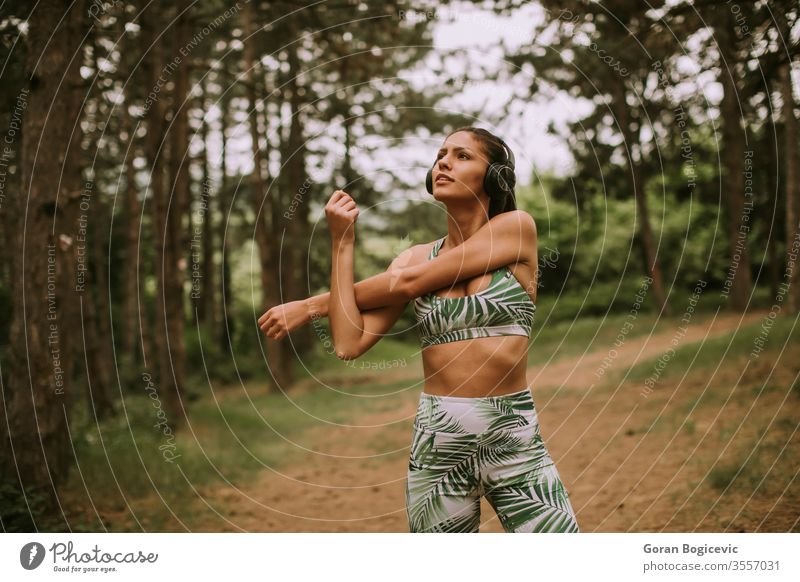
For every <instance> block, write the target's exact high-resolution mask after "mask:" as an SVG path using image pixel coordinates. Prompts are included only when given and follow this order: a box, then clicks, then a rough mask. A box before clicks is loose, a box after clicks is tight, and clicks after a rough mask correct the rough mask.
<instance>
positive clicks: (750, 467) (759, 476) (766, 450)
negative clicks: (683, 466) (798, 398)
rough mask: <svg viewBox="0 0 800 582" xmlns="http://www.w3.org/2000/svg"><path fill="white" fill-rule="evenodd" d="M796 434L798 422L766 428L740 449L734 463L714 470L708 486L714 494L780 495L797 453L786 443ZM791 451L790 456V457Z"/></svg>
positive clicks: (781, 422)
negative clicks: (720, 492) (787, 469)
mask: <svg viewBox="0 0 800 582" xmlns="http://www.w3.org/2000/svg"><path fill="white" fill-rule="evenodd" d="M796 430H797V421H796V420H793V419H790V418H786V417H784V418H781V419H779V420H778V421H776V422H775V423H774V424H773V425H772V426H770V427H769V428H763V429H761V431H759V435H758V438H755V439H753V440H752V441H750V442H748V443H747V444H746V445H745V446H742V447H740V448H739V449H738V450H737V452H736V457H735V458H734V459H728V460H726V461H725V462H723V463H721V464H719V465H717V466H715V467H714V468H713V469H712V470H711V472H710V473H709V476H708V479H707V481H708V484H709V485H710V486H711V487H712V488H713V489H715V490H717V491H726V492H740V493H743V494H746V495H748V496H749V495H750V494H753V495H756V496H764V497H772V496H779V495H781V494H782V493H783V491H784V489H785V488H786V486H787V485H788V484H789V480H790V479H791V478H792V477H793V476H792V474H791V471H788V472H787V471H782V469H785V468H791V467H792V466H793V458H794V454H796V451H794V450H793V449H791V448H790V446H789V444H790V443H789V440H790V439H791V437H792V435H793V434H794V433H795V432H796ZM790 451H791V453H790Z"/></svg>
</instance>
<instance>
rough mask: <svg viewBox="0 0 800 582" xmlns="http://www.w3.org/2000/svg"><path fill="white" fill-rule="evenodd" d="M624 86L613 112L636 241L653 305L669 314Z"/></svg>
mask: <svg viewBox="0 0 800 582" xmlns="http://www.w3.org/2000/svg"><path fill="white" fill-rule="evenodd" d="M625 90H626V89H625V86H624V82H622V81H620V82H619V84H618V85H617V90H616V94H615V95H614V103H613V106H614V111H615V115H616V117H617V119H618V120H619V125H620V131H621V132H622V136H623V139H624V140H625V143H626V144H627V148H628V155H627V158H628V162H629V164H630V171H629V172H628V179H629V183H630V188H631V190H633V197H634V199H635V201H636V215H637V222H638V227H639V228H638V234H639V242H640V244H641V245H642V246H641V249H642V255H643V257H644V261H645V270H646V273H647V276H648V277H650V278H651V279H652V283H651V284H650V288H651V289H652V290H653V297H654V298H655V301H656V305H657V306H658V309H659V312H660V313H662V314H663V315H669V314H670V308H669V303H668V301H667V294H666V292H665V290H664V277H663V275H662V273H661V265H660V264H659V262H658V256H657V255H656V251H655V243H654V241H653V229H652V227H651V226H650V211H649V208H648V204H647V196H646V194H645V191H644V184H643V183H642V179H641V167H642V162H643V160H642V156H643V155H644V154H643V152H642V145H641V143H640V142H639V130H638V127H637V128H636V129H635V130H634V129H631V118H630V114H629V112H628V105H627V103H626V102H625ZM637 153H638V155H639V159H638V160H637V159H635V156H636V154H637Z"/></svg>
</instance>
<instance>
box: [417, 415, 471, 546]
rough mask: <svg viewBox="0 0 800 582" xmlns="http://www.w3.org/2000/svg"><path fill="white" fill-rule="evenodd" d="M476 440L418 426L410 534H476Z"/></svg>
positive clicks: (468, 436) (467, 436)
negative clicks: (430, 430)
mask: <svg viewBox="0 0 800 582" xmlns="http://www.w3.org/2000/svg"><path fill="white" fill-rule="evenodd" d="M474 459H475V439H474V438H471V437H470V435H457V434H450V433H442V432H439V433H437V432H429V431H426V430H423V429H421V428H419V427H417V426H416V425H415V427H414V429H413V431H412V444H411V455H410V459H409V463H408V480H407V482H406V511H407V513H408V524H409V529H410V531H411V532H477V531H478V529H479V526H480V497H479V495H478V483H477V479H476V477H475V463H474Z"/></svg>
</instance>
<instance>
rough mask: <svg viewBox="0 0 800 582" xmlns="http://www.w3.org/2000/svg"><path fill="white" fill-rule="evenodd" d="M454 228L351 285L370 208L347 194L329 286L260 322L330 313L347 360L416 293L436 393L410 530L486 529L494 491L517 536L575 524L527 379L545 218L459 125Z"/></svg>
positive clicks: (274, 329) (480, 138)
mask: <svg viewBox="0 0 800 582" xmlns="http://www.w3.org/2000/svg"><path fill="white" fill-rule="evenodd" d="M426 182H427V184H426V185H427V187H428V191H429V192H430V193H432V194H433V196H434V198H436V199H437V200H439V201H441V202H443V203H444V204H445V205H446V207H447V223H448V225H447V226H448V231H447V235H446V236H445V237H442V238H441V239H438V240H437V241H434V242H433V243H428V244H422V245H417V246H415V247H412V248H410V249H408V251H406V252H404V253H402V254H401V255H400V256H398V257H397V258H396V259H395V260H394V261H393V262H392V264H391V265H390V267H389V269H388V270H387V271H386V273H382V274H381V275H377V276H375V277H371V278H370V279H367V280H365V281H362V282H359V283H358V284H357V285H356V284H354V282H353V247H354V244H355V222H356V219H357V218H358V208H357V206H356V203H355V201H354V200H353V199H352V198H351V197H350V196H349V195H348V194H347V193H345V192H343V191H340V190H339V191H336V192H335V193H334V194H333V196H331V198H330V200H329V201H328V204H327V205H326V207H325V212H326V217H327V220H328V226H329V230H330V234H331V241H332V245H333V249H332V252H333V263H332V270H331V291H330V293H326V294H324V295H320V296H317V297H312V298H310V299H308V300H305V301H302V302H293V303H292V304H287V305H285V306H278V308H273V309H271V310H270V311H268V312H267V313H266V314H264V315H263V316H262V317H261V318H260V319H259V324H260V326H261V329H262V330H263V331H264V332H265V333H267V335H269V336H270V337H273V338H275V339H281V338H282V337H284V336H285V335H286V333H288V331H290V330H291V329H294V328H295V327H297V326H298V325H301V324H302V323H305V322H306V321H308V319H310V318H311V317H314V316H315V315H316V314H319V315H325V314H327V315H328V317H329V318H330V324H331V331H332V334H333V340H334V345H335V348H336V352H337V356H338V357H339V358H341V359H345V360H349V359H352V358H357V357H359V356H360V355H362V354H363V353H364V352H366V351H367V350H369V349H370V348H371V347H372V346H373V345H375V343H376V342H377V341H378V340H379V339H380V338H381V337H382V336H383V334H385V333H386V332H388V331H389V330H390V329H391V327H392V326H393V325H394V323H395V322H396V321H397V319H398V318H399V317H400V315H401V314H402V313H403V310H404V308H405V306H406V304H407V303H408V302H409V301H412V300H413V301H414V313H415V316H416V318H417V322H418V326H419V330H420V342H421V346H422V357H423V368H424V372H425V387H424V389H423V392H422V394H421V396H420V401H419V406H418V408H417V415H416V418H415V421H414V427H413V432H412V444H411V455H410V460H409V467H408V482H407V487H406V501H407V511H408V519H409V526H410V529H411V531H412V532H422V531H426V532H430V531H438V532H477V531H478V527H479V524H480V497H481V496H482V495H485V496H486V498H487V500H488V501H489V503H490V504H491V505H492V507H493V508H494V509H495V511H496V512H497V514H498V517H499V518H500V521H501V523H502V525H503V528H504V529H505V531H508V532H534V531H536V532H553V531H563V532H577V531H579V528H578V525H577V522H576V520H575V513H574V511H573V509H572V505H571V504H570V501H569V495H568V493H567V491H566V490H565V488H564V485H563V484H562V482H561V479H560V477H559V474H558V471H557V470H556V467H555V465H554V463H553V461H552V459H551V458H550V455H549V454H548V451H547V449H546V448H545V445H544V443H543V441H542V437H541V434H540V430H539V423H538V419H537V414H536V409H535V407H534V403H533V399H532V396H531V392H530V387H529V385H528V382H527V380H526V375H525V372H526V367H527V362H526V360H527V354H528V339H529V336H530V330H531V325H532V321H533V314H534V311H535V309H536V304H535V303H536V288H537V285H536V276H537V271H536V266H537V252H536V225H535V223H534V221H533V218H531V216H530V215H529V214H527V213H525V212H521V211H517V210H516V209H515V207H516V205H515V202H514V185H515V182H516V180H515V176H514V158H513V153H512V152H511V150H510V149H509V148H508V146H506V144H505V142H503V141H502V140H501V139H499V138H497V137H495V136H494V135H492V134H491V133H489V132H488V131H486V130H483V129H480V128H473V127H465V128H460V129H457V130H455V131H454V132H452V133H451V134H450V135H449V136H448V137H447V139H446V140H445V142H444V144H443V146H442V148H441V149H440V150H439V153H438V155H437V158H436V163H435V164H434V166H433V168H432V169H431V170H430V171H429V172H428V176H427V181H426Z"/></svg>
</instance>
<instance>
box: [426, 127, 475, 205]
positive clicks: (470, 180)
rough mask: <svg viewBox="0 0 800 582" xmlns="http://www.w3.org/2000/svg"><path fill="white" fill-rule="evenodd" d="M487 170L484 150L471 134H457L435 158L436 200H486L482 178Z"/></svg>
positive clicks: (464, 132)
mask: <svg viewBox="0 0 800 582" xmlns="http://www.w3.org/2000/svg"><path fill="white" fill-rule="evenodd" d="M488 166H489V162H488V160H487V159H486V154H485V153H484V151H483V146H482V145H481V142H480V141H478V139H477V138H476V137H475V136H474V135H473V134H472V133H471V132H468V131H458V132H456V133H454V134H453V135H451V136H449V137H448V138H447V139H446V140H445V142H444V145H443V146H442V147H441V149H440V150H439V152H438V153H437V154H436V163H435V164H434V166H433V172H432V177H433V194H434V197H435V198H436V199H437V200H442V201H444V200H445V199H447V198H450V197H467V196H468V197H471V198H476V197H478V196H479V195H483V196H486V192H484V190H483V178H484V176H486V169H487V168H488ZM448 178H449V179H448Z"/></svg>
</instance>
